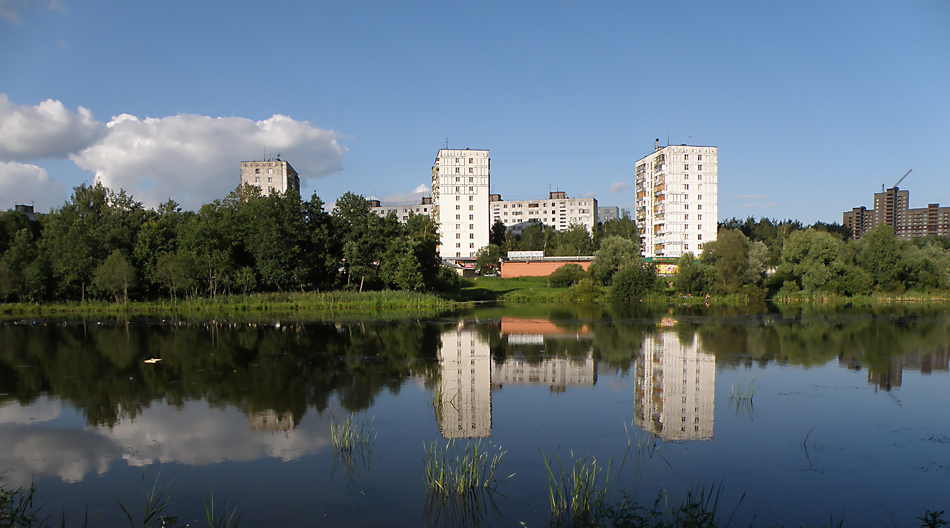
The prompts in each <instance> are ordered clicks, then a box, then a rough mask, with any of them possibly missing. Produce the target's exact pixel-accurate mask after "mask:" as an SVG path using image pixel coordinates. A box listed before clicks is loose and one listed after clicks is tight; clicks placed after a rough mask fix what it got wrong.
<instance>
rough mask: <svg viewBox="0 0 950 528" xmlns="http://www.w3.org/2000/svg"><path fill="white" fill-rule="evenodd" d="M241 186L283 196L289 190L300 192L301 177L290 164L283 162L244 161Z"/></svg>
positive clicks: (242, 163)
mask: <svg viewBox="0 0 950 528" xmlns="http://www.w3.org/2000/svg"><path fill="white" fill-rule="evenodd" d="M241 184H242V185H243V184H247V185H253V186H255V187H260V188H261V191H267V192H276V193H281V194H283V193H284V192H286V191H287V190H288V189H293V190H294V191H297V192H298V193H299V192H300V176H298V175H297V171H295V170H294V168H293V167H291V166H290V163H287V162H286V161H282V160H270V161H242V162H241Z"/></svg>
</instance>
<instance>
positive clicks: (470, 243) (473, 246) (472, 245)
mask: <svg viewBox="0 0 950 528" xmlns="http://www.w3.org/2000/svg"><path fill="white" fill-rule="evenodd" d="M468 247H470V248H475V243H474V242H469V244H468ZM472 388H473V389H474V388H475V387H474V386H473V387H472Z"/></svg>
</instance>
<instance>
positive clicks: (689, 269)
mask: <svg viewBox="0 0 950 528" xmlns="http://www.w3.org/2000/svg"><path fill="white" fill-rule="evenodd" d="M703 279H704V277H703V270H702V269H701V268H700V265H699V262H697V261H696V257H695V256H693V254H692V253H690V252H688V251H687V252H686V253H683V254H682V255H680V258H679V259H678V260H677V261H676V274H675V275H674V276H673V286H674V287H675V288H676V291H678V292H680V293H683V294H686V295H691V294H694V293H702V292H703V291H705V284H704V280H703Z"/></svg>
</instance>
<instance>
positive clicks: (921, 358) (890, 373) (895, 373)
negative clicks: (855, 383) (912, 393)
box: [839, 349, 950, 391]
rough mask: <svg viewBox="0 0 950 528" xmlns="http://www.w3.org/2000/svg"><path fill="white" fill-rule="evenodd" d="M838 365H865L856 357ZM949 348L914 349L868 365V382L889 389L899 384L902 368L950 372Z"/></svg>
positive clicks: (848, 366)
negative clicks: (881, 363) (879, 362)
mask: <svg viewBox="0 0 950 528" xmlns="http://www.w3.org/2000/svg"><path fill="white" fill-rule="evenodd" d="M839 365H841V366H842V367H846V368H848V369H850V370H861V369H862V368H864V367H865V365H864V364H862V362H861V360H859V359H858V358H856V357H851V358H848V359H847V360H842V361H840V362H839ZM948 366H950V349H943V350H935V351H932V352H921V351H919V350H914V351H911V352H908V353H907V354H905V355H903V356H898V357H892V358H890V360H889V361H887V363H886V364H884V365H880V364H872V365H868V366H867V367H868V383H870V384H872V385H875V386H876V387H877V388H878V389H881V390H886V391H889V390H891V389H896V388H899V387H900V386H901V383H902V381H903V379H904V370H913V371H917V372H920V373H921V374H925V375H926V374H932V373H933V372H934V371H937V372H950V368H948Z"/></svg>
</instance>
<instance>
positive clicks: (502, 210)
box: [489, 191, 598, 234]
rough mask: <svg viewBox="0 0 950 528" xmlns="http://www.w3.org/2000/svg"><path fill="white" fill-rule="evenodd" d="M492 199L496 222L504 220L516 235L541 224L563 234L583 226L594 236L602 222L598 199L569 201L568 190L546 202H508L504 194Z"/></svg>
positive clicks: (553, 195) (549, 195)
mask: <svg viewBox="0 0 950 528" xmlns="http://www.w3.org/2000/svg"><path fill="white" fill-rule="evenodd" d="M489 198H490V200H489V201H490V204H491V218H492V223H494V222H495V221H496V220H498V221H501V222H502V223H503V224H505V227H507V228H508V230H509V231H511V232H512V233H514V234H520V233H521V232H523V231H524V230H525V228H527V227H529V226H532V225H538V224H544V225H546V226H550V227H553V228H554V229H557V230H559V231H563V230H567V229H570V228H571V226H573V225H582V226H584V227H585V228H587V231H588V232H591V233H593V231H594V226H595V225H597V222H598V219H597V199H596V198H568V197H567V193H565V192H564V191H552V192H550V193H548V198H547V199H546V200H512V201H505V200H502V198H501V195H500V194H492V195H491V196H490V197H489Z"/></svg>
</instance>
